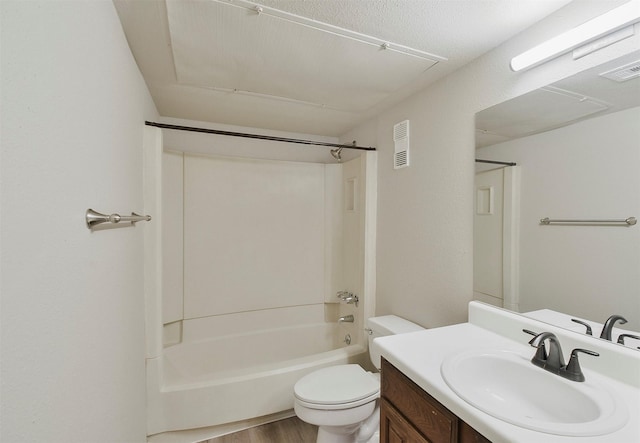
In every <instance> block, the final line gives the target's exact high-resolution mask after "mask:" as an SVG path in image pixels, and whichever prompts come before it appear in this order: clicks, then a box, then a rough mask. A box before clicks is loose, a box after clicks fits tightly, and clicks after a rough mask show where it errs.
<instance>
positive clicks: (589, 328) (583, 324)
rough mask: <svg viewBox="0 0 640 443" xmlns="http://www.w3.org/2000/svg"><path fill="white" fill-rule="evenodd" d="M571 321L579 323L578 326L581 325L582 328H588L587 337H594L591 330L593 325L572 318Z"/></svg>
mask: <svg viewBox="0 0 640 443" xmlns="http://www.w3.org/2000/svg"><path fill="white" fill-rule="evenodd" d="M571 321H572V322H575V323H578V324H581V325H582V326H586V327H587V332H586V334H587V335H593V330H592V329H591V325H590V324H589V323H587V322H584V321H582V320H578V319H575V318H572V319H571Z"/></svg>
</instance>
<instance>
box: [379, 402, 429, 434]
mask: <svg viewBox="0 0 640 443" xmlns="http://www.w3.org/2000/svg"><path fill="white" fill-rule="evenodd" d="M380 401H381V405H380V443H430V442H429V440H427V439H426V438H424V437H423V436H422V434H420V433H419V432H418V431H417V430H416V429H415V428H414V427H413V426H411V423H409V422H408V421H406V420H405V419H404V417H402V415H401V414H400V413H399V412H398V411H397V410H396V409H395V408H394V407H393V405H391V403H389V402H388V401H386V400H385V399H384V398H382V399H380Z"/></svg>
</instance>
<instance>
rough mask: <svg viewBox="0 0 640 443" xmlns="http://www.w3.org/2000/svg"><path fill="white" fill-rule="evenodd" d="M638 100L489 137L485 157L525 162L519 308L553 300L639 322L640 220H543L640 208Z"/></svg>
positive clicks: (567, 307)
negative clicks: (565, 122)
mask: <svg viewBox="0 0 640 443" xmlns="http://www.w3.org/2000/svg"><path fill="white" fill-rule="evenodd" d="M639 123H640V108H632V109H628V110H625V111H620V112H616V113H613V114H609V115H605V116H602V117H598V118H592V119H589V120H585V121H582V122H579V123H575V124H573V125H571V126H567V127H565V128H560V129H556V130H554V131H549V132H545V133H542V134H537V135H533V136H530V137H525V138H521V139H516V140H512V141H508V142H505V143H500V144H497V145H493V146H488V147H486V148H482V149H479V150H478V157H480V158H487V159H498V158H505V159H506V158H508V159H509V160H508V161H513V162H516V163H518V165H520V166H521V177H520V178H521V182H520V185H521V189H520V229H519V230H520V241H519V244H520V271H519V274H520V288H519V294H520V310H521V311H523V312H527V311H532V310H536V309H542V308H549V309H554V310H557V311H560V312H567V313H571V314H573V315H576V316H579V317H582V318H587V319H590V320H593V321H597V322H599V323H604V321H605V320H606V318H607V317H608V316H609V315H611V314H614V313H617V314H623V315H624V316H625V317H626V318H627V319H628V320H629V323H628V324H627V325H625V327H628V328H629V329H632V330H638V329H640V298H639V296H638V295H639V294H638V291H640V272H638V270H639V269H640V229H638V227H637V226H634V227H625V226H543V225H540V224H539V220H540V219H541V218H544V217H549V218H555V219H576V218H577V219H585V218H586V219H612V218H615V219H618V218H619V219H624V218H626V217H630V216H635V217H638V214H640V194H639V192H640V174H638V171H640V125H639Z"/></svg>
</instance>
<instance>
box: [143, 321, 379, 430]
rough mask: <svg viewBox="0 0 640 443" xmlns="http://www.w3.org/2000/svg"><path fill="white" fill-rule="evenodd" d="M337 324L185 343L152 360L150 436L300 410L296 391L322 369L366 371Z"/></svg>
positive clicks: (360, 353) (359, 351)
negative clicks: (337, 367)
mask: <svg viewBox="0 0 640 443" xmlns="http://www.w3.org/2000/svg"><path fill="white" fill-rule="evenodd" d="M341 335H343V334H341V333H340V331H339V330H338V325H336V324H335V323H333V324H332V323H316V324H311V325H301V326H294V327H286V328H277V329H269V330H261V331H256V332H253V333H247V334H234V335H227V336H224V337H219V338H214V339H207V340H200V341H196V342H187V343H181V344H178V345H175V346H171V347H169V348H166V349H165V350H164V352H163V355H162V356H161V357H159V358H155V359H150V360H147V407H148V429H147V433H148V434H149V435H152V434H156V433H159V432H166V431H174V430H182V429H193V428H199V427H205V426H214V425H218V424H223V423H230V422H234V421H239V420H246V419H250V418H254V417H260V416H263V415H268V414H273V413H276V412H281V411H286V410H288V409H291V408H293V385H294V384H295V383H296V381H298V379H300V377H302V376H303V375H305V374H307V373H309V372H311V371H314V370H315V369H318V368H321V367H325V366H331V365H337V364H345V363H360V364H363V363H364V360H365V359H366V357H367V355H366V350H365V348H364V347H363V346H361V345H350V346H346V345H345V344H344V343H341V340H342V338H343V337H342V336H341Z"/></svg>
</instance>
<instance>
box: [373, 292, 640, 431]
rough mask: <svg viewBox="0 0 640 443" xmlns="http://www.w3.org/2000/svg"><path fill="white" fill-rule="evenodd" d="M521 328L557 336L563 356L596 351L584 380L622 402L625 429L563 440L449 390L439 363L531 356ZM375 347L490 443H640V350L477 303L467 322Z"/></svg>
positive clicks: (378, 341)
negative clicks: (478, 355)
mask: <svg viewBox="0 0 640 443" xmlns="http://www.w3.org/2000/svg"><path fill="white" fill-rule="evenodd" d="M522 328H527V329H531V330H534V331H536V332H542V331H549V332H553V333H554V334H556V336H558V338H559V339H560V342H561V344H562V347H563V352H564V354H565V357H568V356H567V353H568V352H570V351H571V349H573V348H575V347H582V348H587V349H592V350H594V351H596V352H599V353H600V357H598V358H584V359H581V365H582V368H583V372H584V374H585V376H586V377H587V380H589V377H594V378H596V379H597V380H598V381H599V382H601V381H602V382H603V384H604V385H605V386H607V388H608V390H609V391H610V392H611V393H612V394H613V395H615V396H618V397H619V398H620V399H621V400H622V401H623V404H625V405H626V407H627V408H628V413H629V420H628V421H627V423H626V425H624V426H623V427H622V428H621V429H619V430H618V431H615V432H613V433H610V434H605V435H598V436H590V437H567V436H559V435H553V434H547V433H542V432H538V431H532V430H529V429H525V428H522V427H519V426H516V425H512V424H510V423H507V422H505V421H502V420H500V419H497V418H494V417H492V416H491V415H489V414H487V413H485V412H483V411H481V410H479V409H477V408H475V407H474V406H472V405H470V404H469V403H467V402H466V401H464V400H463V399H461V398H460V397H458V396H457V395H456V394H455V393H454V392H453V391H452V390H451V389H450V388H449V386H448V385H447V384H446V382H445V381H444V379H443V378H442V375H441V372H440V367H441V364H442V362H443V360H444V359H446V358H447V357H449V356H451V355H456V354H459V353H461V352H465V351H468V350H471V349H474V350H480V349H486V350H506V351H512V352H516V353H520V354H524V355H530V356H533V354H534V352H535V350H534V349H533V348H531V347H530V346H529V345H528V344H527V342H528V341H529V340H530V338H531V337H530V336H528V335H526V334H525V333H523V332H522ZM373 346H374V347H377V348H378V350H380V351H381V353H382V356H383V357H384V358H385V359H387V360H388V361H389V362H390V363H391V364H393V365H394V366H395V367H396V368H398V369H399V370H401V371H402V372H403V373H404V374H405V375H406V376H408V377H409V378H410V379H411V380H413V381H414V382H415V383H416V384H417V385H418V386H420V387H421V388H422V389H424V390H425V391H426V392H428V393H429V394H430V395H431V396H433V397H434V398H435V399H436V400H438V401H439V402H440V403H442V404H443V405H444V406H445V407H447V408H448V409H449V410H450V411H451V412H453V413H454V414H456V415H457V416H458V417H460V418H461V419H462V420H464V421H465V422H466V423H467V424H469V425H470V426H472V427H473V428H474V429H476V430H477V431H478V432H480V433H481V434H482V435H484V436H485V437H486V438H488V439H490V440H491V441H492V442H494V443H502V442H531V443H534V442H535V443H540V442H549V443H555V442H576V443H578V442H580V443H582V442H584V443H596V442H598V443H627V442H628V443H637V442H640V351H636V350H630V349H626V348H623V347H620V346H615V345H613V344H611V343H606V342H603V341H602V340H597V341H596V340H595V339H593V337H583V336H582V335H581V334H577V333H575V332H571V331H567V330H564V329H562V328H556V327H554V326H552V325H549V324H546V323H543V322H540V321H537V320H535V319H531V318H526V317H523V316H521V315H519V314H515V313H512V312H509V311H505V310H502V309H498V308H493V307H491V306H489V305H484V304H482V303H477V302H472V303H471V304H470V310H469V322H468V323H462V324H458V325H453V326H447V327H441V328H434V329H427V330H424V331H418V332H412V333H407V334H400V335H393V336H387V337H380V338H377V339H375V341H374V344H373ZM549 375H550V376H554V375H553V374H549ZM541 389H543V387H542V386H541ZM567 407H570V405H567Z"/></svg>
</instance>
